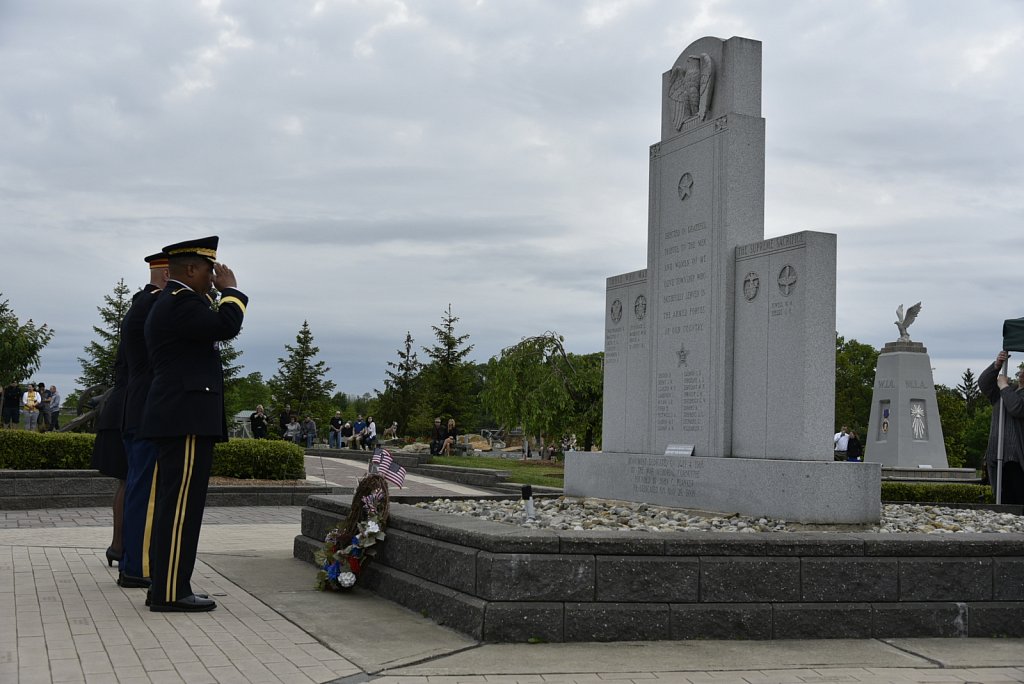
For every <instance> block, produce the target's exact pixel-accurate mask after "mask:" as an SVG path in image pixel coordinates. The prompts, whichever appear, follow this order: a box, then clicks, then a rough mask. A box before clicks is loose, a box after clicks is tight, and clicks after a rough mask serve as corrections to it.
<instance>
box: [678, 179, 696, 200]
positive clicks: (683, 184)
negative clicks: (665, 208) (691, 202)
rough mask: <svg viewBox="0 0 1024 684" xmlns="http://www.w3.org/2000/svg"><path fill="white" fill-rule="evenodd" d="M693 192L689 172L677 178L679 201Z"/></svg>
mask: <svg viewBox="0 0 1024 684" xmlns="http://www.w3.org/2000/svg"><path fill="white" fill-rule="evenodd" d="M692 191H693V176H691V175H690V173H689V172H687V173H684V174H683V175H682V176H680V178H679V201H680V202H682V201H683V200H685V199H686V198H687V197H689V196H690V193H691V192H692Z"/></svg>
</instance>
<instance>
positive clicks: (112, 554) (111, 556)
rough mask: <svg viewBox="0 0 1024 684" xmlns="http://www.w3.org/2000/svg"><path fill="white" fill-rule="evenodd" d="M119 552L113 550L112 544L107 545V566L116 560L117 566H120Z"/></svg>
mask: <svg viewBox="0 0 1024 684" xmlns="http://www.w3.org/2000/svg"><path fill="white" fill-rule="evenodd" d="M121 553H122V552H120V551H114V547H113V546H108V547H107V567H111V566H113V565H114V561H117V566H118V567H121Z"/></svg>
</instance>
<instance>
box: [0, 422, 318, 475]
mask: <svg viewBox="0 0 1024 684" xmlns="http://www.w3.org/2000/svg"><path fill="white" fill-rule="evenodd" d="M95 441H96V435H94V434H91V433H78V432H45V433H39V432H29V431H27V430H0V469H4V470H87V469H89V468H90V462H91V460H92V447H93V443H94V442H95ZM305 473H306V469H305V461H304V458H303V451H302V448H301V447H299V446H298V445H296V444H292V443H290V442H283V441H274V440H268V439H233V440H231V441H230V442H223V443H219V444H216V445H215V446H214V449H213V469H212V474H213V475H223V476H226V477H238V478H251V479H260V480H295V479H302V478H304V477H305Z"/></svg>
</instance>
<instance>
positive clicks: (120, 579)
mask: <svg viewBox="0 0 1024 684" xmlns="http://www.w3.org/2000/svg"><path fill="white" fill-rule="evenodd" d="M152 583H153V582H152V581H151V580H149V579H148V578H146V577H133V576H132V575H126V574H124V573H123V572H121V573H118V575H117V586H119V587H123V588H124V589H149V585H150V584H152Z"/></svg>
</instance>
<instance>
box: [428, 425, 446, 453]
mask: <svg viewBox="0 0 1024 684" xmlns="http://www.w3.org/2000/svg"><path fill="white" fill-rule="evenodd" d="M443 445H444V426H443V425H441V418H440V416H439V417H437V418H434V429H433V431H432V432H431V433H430V455H431V456H440V455H441V447H442V446H443Z"/></svg>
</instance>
